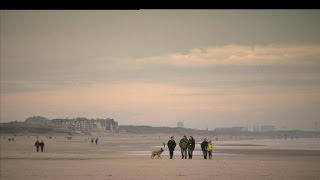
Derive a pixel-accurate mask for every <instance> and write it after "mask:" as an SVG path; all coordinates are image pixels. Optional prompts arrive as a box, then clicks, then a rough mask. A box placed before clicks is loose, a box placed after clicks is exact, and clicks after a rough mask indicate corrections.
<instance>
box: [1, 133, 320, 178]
mask: <svg viewBox="0 0 320 180" xmlns="http://www.w3.org/2000/svg"><path fill="white" fill-rule="evenodd" d="M166 136H167V135H153V136H145V135H125V134H122V135H101V137H99V141H98V144H97V145H96V144H91V142H90V140H89V139H88V138H90V136H75V137H73V138H72V139H71V140H67V139H65V137H64V136H56V139H54V138H53V139H46V138H45V136H41V137H40V138H39V139H43V140H44V142H45V144H46V145H45V149H44V152H35V147H34V146H33V144H34V142H35V140H36V138H35V137H34V136H32V137H31V136H30V137H29V138H28V137H27V136H16V137H14V138H15V141H13V142H9V141H7V140H5V139H3V136H1V147H0V149H1V152H0V155H1V156H0V157H1V159H0V165H1V166H0V174H1V175H0V179H1V180H3V179H26V180H28V179H32V180H40V179H41V180H43V179H44V180H46V179H77V180H80V179H319V178H320V171H319V168H320V151H318V150H314V151H311V150H283V149H281V150H270V149H223V147H221V148H217V152H216V153H214V157H213V159H212V160H203V157H202V156H201V155H195V156H194V158H193V159H192V160H189V159H181V156H180V148H176V151H175V156H174V159H172V160H171V159H169V157H168V155H167V153H164V154H163V155H162V159H150V155H147V154H141V155H130V154H128V153H126V152H130V151H143V152H148V151H151V150H154V149H157V148H158V147H157V146H159V145H162V143H163V142H166V141H167V137H166ZM92 137H98V135H97V136H92ZM195 138H196V139H198V138H197V137H195ZM178 139H180V138H176V141H178ZM165 152H167V151H166V149H165ZM219 152H220V153H226V155H218V154H219ZM229 153H230V154H236V155H234V156H233V155H228V154H229Z"/></svg>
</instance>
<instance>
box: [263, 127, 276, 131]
mask: <svg viewBox="0 0 320 180" xmlns="http://www.w3.org/2000/svg"><path fill="white" fill-rule="evenodd" d="M274 130H275V127H274V126H260V131H261V132H267V131H274Z"/></svg>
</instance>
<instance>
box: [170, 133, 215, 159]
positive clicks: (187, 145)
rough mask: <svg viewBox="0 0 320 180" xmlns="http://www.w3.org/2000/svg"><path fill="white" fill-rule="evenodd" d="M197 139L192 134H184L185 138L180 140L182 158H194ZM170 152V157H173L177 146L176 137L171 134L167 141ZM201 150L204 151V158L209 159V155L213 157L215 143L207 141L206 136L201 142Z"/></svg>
mask: <svg viewBox="0 0 320 180" xmlns="http://www.w3.org/2000/svg"><path fill="white" fill-rule="evenodd" d="M195 145H196V143H195V140H194V138H193V137H192V136H190V137H189V139H188V138H187V136H183V138H182V139H181V140H180V142H179V147H180V149H181V156H182V157H181V159H192V156H193V151H194V149H195ZM167 146H168V149H169V152H170V159H172V158H173V152H174V150H175V148H176V146H177V144H176V141H175V140H174V137H173V136H171V138H170V140H169V141H168V143H167ZM201 150H202V152H203V158H204V159H207V156H208V155H209V159H212V151H213V144H212V143H211V141H209V142H208V141H207V138H204V140H203V142H202V143H201Z"/></svg>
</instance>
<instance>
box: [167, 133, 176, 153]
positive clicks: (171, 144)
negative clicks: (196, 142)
mask: <svg viewBox="0 0 320 180" xmlns="http://www.w3.org/2000/svg"><path fill="white" fill-rule="evenodd" d="M176 145H177V144H176V141H175V140H174V137H173V136H171V139H170V140H169V141H168V144H167V146H168V149H169V152H170V159H172V157H173V152H174V148H176Z"/></svg>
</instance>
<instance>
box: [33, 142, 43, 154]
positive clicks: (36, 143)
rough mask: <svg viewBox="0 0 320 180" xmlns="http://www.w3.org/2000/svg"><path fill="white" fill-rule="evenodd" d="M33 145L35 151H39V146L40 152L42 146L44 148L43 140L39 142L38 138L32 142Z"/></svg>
mask: <svg viewBox="0 0 320 180" xmlns="http://www.w3.org/2000/svg"><path fill="white" fill-rule="evenodd" d="M34 146H35V147H36V148H37V152H39V148H41V152H43V148H44V142H43V141H41V142H39V140H37V141H36V142H35V143H34Z"/></svg>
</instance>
